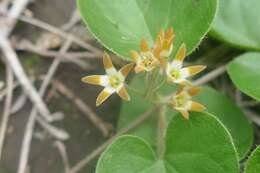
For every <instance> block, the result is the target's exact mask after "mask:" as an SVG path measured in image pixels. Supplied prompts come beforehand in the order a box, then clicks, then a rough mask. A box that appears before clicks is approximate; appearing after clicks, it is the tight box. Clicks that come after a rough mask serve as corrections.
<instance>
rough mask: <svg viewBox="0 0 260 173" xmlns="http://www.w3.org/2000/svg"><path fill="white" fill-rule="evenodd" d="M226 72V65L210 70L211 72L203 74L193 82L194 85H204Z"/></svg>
mask: <svg viewBox="0 0 260 173" xmlns="http://www.w3.org/2000/svg"><path fill="white" fill-rule="evenodd" d="M226 70H227V66H226V65H222V66H220V67H218V68H216V69H215V70H212V71H211V72H209V73H207V74H205V75H204V76H202V77H201V78H199V79H197V80H195V81H194V82H193V84H194V85H202V84H205V83H207V82H209V81H211V80H213V79H215V78H217V77H218V76H220V75H221V74H223V73H225V72H226Z"/></svg>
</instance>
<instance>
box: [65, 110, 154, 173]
mask: <svg viewBox="0 0 260 173" xmlns="http://www.w3.org/2000/svg"><path fill="white" fill-rule="evenodd" d="M157 108H158V107H153V108H151V109H149V110H147V111H146V112H144V113H143V114H141V115H140V116H139V117H138V118H136V119H135V120H134V121H133V122H131V123H130V124H129V125H128V126H127V127H126V128H123V129H121V130H119V132H118V133H117V134H115V135H114V136H113V137H111V138H110V139H108V140H107V141H106V142H105V143H103V144H102V145H100V146H99V147H98V148H96V149H95V150H94V151H92V152H91V153H90V154H89V155H87V156H86V157H85V158H83V159H82V160H80V161H79V162H78V163H77V164H76V165H75V166H74V167H72V168H71V170H70V172H69V173H77V172H79V171H80V170H81V169H82V168H84V166H85V165H86V164H88V163H89V162H90V161H91V160H93V159H94V158H96V157H97V156H98V155H99V154H100V153H101V152H102V151H104V150H105V149H106V147H107V146H108V145H109V144H110V143H111V142H112V141H113V140H115V139H116V138H117V137H119V136H120V135H123V134H124V133H127V132H128V131H130V130H132V129H134V128H136V127H137V126H138V125H140V124H141V123H143V122H144V121H145V120H146V119H147V118H148V117H149V116H150V115H151V114H152V112H154V111H155V110H156V109H157Z"/></svg>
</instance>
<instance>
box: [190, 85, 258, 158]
mask: <svg viewBox="0 0 260 173" xmlns="http://www.w3.org/2000/svg"><path fill="white" fill-rule="evenodd" d="M194 100H197V101H198V102H200V103H202V104H203V105H205V106H206V107H207V111H208V112H210V113H212V114H213V115H215V116H216V117H217V118H218V119H219V120H220V121H221V122H222V123H223V124H224V125H225V127H226V128H227V129H228V131H229V132H230V134H231V136H232V138H233V141H234V144H235V146H236V148H237V151H238V153H239V156H240V159H243V158H244V157H245V156H246V154H247V152H248V151H249V150H250V148H251V146H252V143H253V129H252V126H251V124H250V123H249V122H248V120H247V119H246V117H245V116H244V113H243V112H242V110H241V109H240V108H239V107H238V106H236V105H235V104H234V103H233V102H232V101H231V100H230V99H228V98H227V97H226V96H225V95H224V94H222V93H219V92H217V91H216V90H214V89H212V88H210V87H203V89H202V92H201V93H200V94H199V95H198V96H196V97H195V98H194Z"/></svg>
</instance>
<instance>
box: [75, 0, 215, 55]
mask: <svg viewBox="0 0 260 173" xmlns="http://www.w3.org/2000/svg"><path fill="white" fill-rule="evenodd" d="M78 7H79V10H80V13H81V16H82V17H83V19H84V21H85V23H86V24H87V25H88V27H89V30H90V31H91V32H92V33H93V35H94V36H95V37H96V38H97V39H98V40H99V41H100V42H101V43H102V44H103V45H104V46H105V47H106V48H108V49H110V50H111V51H113V52H114V53H117V54H119V55H120V56H122V57H124V58H125V59H126V60H130V58H129V51H130V50H139V44H140V41H141V39H143V38H145V39H147V40H148V42H149V44H150V46H151V45H152V43H153V41H154V39H155V36H156V34H157V33H158V32H159V31H160V29H161V28H163V29H167V28H170V27H173V29H174V31H175V33H176V39H175V43H174V45H175V46H174V51H176V49H177V48H178V47H179V46H180V45H181V44H182V43H183V42H184V43H186V45H187V48H188V52H191V51H192V50H194V49H195V48H196V47H197V45H198V44H199V42H200V41H201V39H202V38H203V36H204V35H205V34H206V33H207V31H208V30H209V27H210V25H211V23H212V21H213V18H214V17H215V13H216V7H217V0H181V1H180V0H163V1H162V0H78Z"/></svg>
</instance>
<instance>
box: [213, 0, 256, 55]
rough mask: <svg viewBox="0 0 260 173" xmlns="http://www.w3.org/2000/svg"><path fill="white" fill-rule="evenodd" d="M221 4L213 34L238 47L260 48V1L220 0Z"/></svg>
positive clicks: (214, 23)
mask: <svg viewBox="0 0 260 173" xmlns="http://www.w3.org/2000/svg"><path fill="white" fill-rule="evenodd" d="M219 4H220V5H219V11H218V14H217V17H216V18H215V20H214V22H213V26H212V31H213V35H215V36H216V37H217V38H219V39H220V40H223V41H225V42H227V43H230V44H232V45H235V46H237V47H241V48H245V49H256V50H260V34H259V28H260V20H259V11H260V1H259V0H220V3H219Z"/></svg>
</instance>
